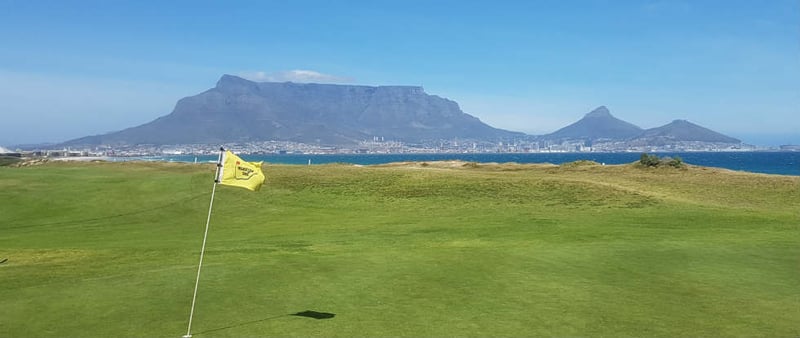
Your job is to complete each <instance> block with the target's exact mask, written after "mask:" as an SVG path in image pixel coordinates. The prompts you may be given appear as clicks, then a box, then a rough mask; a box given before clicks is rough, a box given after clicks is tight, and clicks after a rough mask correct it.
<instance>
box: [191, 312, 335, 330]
mask: <svg viewBox="0 0 800 338" xmlns="http://www.w3.org/2000/svg"><path fill="white" fill-rule="evenodd" d="M288 316H297V317H306V318H313V319H331V318H333V317H335V316H336V314H335V313H328V312H317V311H311V310H306V311H302V312H297V313H290V314H286V315H278V316H273V317H267V318H262V319H258V320H251V321H249V322H242V323H237V324H233V325H229V326H225V327H218V328H215V329H209V330H205V331H203V332H197V333H195V334H207V333H212V332H217V331H222V330H227V329H232V328H236V327H242V326H247V325H253V324H257V323H261V322H266V321H268V320H272V319H278V318H282V317H288Z"/></svg>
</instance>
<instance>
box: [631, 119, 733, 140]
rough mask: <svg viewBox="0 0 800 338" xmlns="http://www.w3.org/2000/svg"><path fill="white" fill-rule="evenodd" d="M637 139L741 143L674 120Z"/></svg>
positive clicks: (706, 129) (683, 121)
mask: <svg viewBox="0 0 800 338" xmlns="http://www.w3.org/2000/svg"><path fill="white" fill-rule="evenodd" d="M637 138H639V139H650V140H663V141H696V142H712V143H741V142H742V141H740V140H738V139H735V138H733V137H730V136H726V135H723V134H720V133H718V132H715V131H713V130H710V129H708V128H705V127H701V126H698V125H696V124H694V123H691V122H689V121H686V120H675V121H672V122H671V123H669V124H666V125H663V126H661V127H658V128H652V129H647V130H645V131H644V132H643V133H642V134H641V135H639V136H638V137H637Z"/></svg>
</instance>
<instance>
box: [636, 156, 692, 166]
mask: <svg viewBox="0 0 800 338" xmlns="http://www.w3.org/2000/svg"><path fill="white" fill-rule="evenodd" d="M638 164H639V165H640V166H642V167H652V168H656V167H662V166H669V167H673V168H682V167H683V159H681V158H680V157H678V156H675V158H671V157H663V158H658V156H656V155H650V154H647V153H643V154H642V156H641V157H640V158H639V163H638Z"/></svg>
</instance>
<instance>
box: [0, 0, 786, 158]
mask: <svg viewBox="0 0 800 338" xmlns="http://www.w3.org/2000/svg"><path fill="white" fill-rule="evenodd" d="M222 74H234V75H240V76H243V77H248V78H251V79H257V80H276V81H285V80H292V81H296V82H302V81H306V82H328V83H354V84H363V85H421V86H424V87H425V90H426V92H428V93H429V94H434V95H438V96H442V97H446V98H449V99H452V100H454V101H456V102H458V103H459V104H460V105H461V108H462V110H464V111H465V112H466V113H468V114H471V115H474V116H476V117H478V118H480V119H481V120H482V121H484V122H486V123H489V124H490V125H492V126H495V127H499V128H504V129H510V130H515V131H523V132H527V133H531V134H543V133H549V132H552V131H555V130H556V129H558V128H560V127H563V126H565V125H567V124H569V123H572V122H574V121H576V120H578V119H579V118H581V117H582V116H583V115H584V114H586V113H587V112H589V111H590V110H592V109H593V108H595V107H597V106H600V105H605V106H607V107H608V108H609V109H610V110H611V112H612V114H614V115H615V116H617V117H619V118H621V119H624V120H626V121H629V122H631V123H634V124H637V125H639V126H640V127H643V128H652V127H657V126H660V125H663V124H666V123H669V122H671V121H672V120H674V119H687V120H689V121H692V122H695V123H698V124H700V125H703V126H705V127H708V128H711V129H713V130H716V131H720V132H722V133H725V134H728V135H731V136H734V137H738V138H740V139H742V140H744V141H745V142H748V143H754V144H762V145H777V144H788V143H794V144H800V1H796V0H786V1H782V0H770V1H751V0H744V1H736V0H727V1H703V0H696V1H694V0H693V1H682V0H670V1H667V0H641V1H624V0H608V1H599V0H598V1H590V0H585V1H582V0H566V1H546V0H541V1H536V0H531V1H465V0H460V1H435V0H428V1H414V0H411V1H409V0H404V1H399V0H397V1H380V0H373V1H354V0H348V1H344V0H342V1H302V0H293V1H226V2H223V1H198V0H194V1H121V0H118V1H35V0H27V1H13V0H0V123H2V124H3V125H4V126H7V127H5V128H3V129H2V132H0V145H13V144H23V143H39V142H59V141H65V140H67V139H71V138H77V137H81V136H86V135H94V134H102V133H106V132H110V131H115V130H120V129H124V128H127V127H131V126H135V125H139V124H142V123H145V122H149V121H151V120H153V119H155V118H157V117H159V116H163V115H166V114H168V113H170V112H171V111H172V109H173V107H174V105H175V102H176V101H177V100H178V99H180V98H182V97H185V96H191V95H195V94H198V93H200V92H202V91H205V90H207V89H209V88H211V87H213V86H214V84H215V83H216V81H217V80H218V79H219V77H220V76H221V75H222Z"/></svg>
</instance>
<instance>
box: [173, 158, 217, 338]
mask: <svg viewBox="0 0 800 338" xmlns="http://www.w3.org/2000/svg"><path fill="white" fill-rule="evenodd" d="M224 151H225V149H224V148H219V158H218V159H217V173H216V174H214V187H213V188H211V202H210V203H209V204H208V218H206V231H205V233H204V234H203V247H202V248H201V249H200V264H197V279H196V280H195V281H194V294H193V295H192V310H191V311H190V312H189V327H188V328H187V329H186V335H185V336H183V338H191V337H192V318H193V317H194V304H195V301H196V300H197V286H198V285H200V269H201V268H202V267H203V254H205V252H206V239H207V238H208V225H209V223H211V207H213V206H214V193H215V192H216V191H217V183H219V180H220V177H219V176H220V175H219V172H220V170H221V168H222V154H223V152H224Z"/></svg>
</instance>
